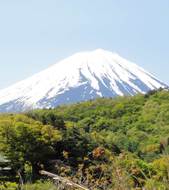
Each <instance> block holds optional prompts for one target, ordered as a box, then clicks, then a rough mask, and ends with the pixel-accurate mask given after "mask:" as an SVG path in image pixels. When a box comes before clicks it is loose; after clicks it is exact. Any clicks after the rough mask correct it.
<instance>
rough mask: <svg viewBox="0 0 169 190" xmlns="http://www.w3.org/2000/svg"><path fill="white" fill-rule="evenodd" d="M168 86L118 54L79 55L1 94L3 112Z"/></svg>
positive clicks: (144, 91)
mask: <svg viewBox="0 0 169 190" xmlns="http://www.w3.org/2000/svg"><path fill="white" fill-rule="evenodd" d="M160 87H162V88H164V87H166V85H165V84H164V83H162V82H161V81H159V80H158V79H157V78H155V77H154V76H153V75H151V74H150V73H148V72H147V71H145V70H144V69H142V68H141V67H139V66H137V65H136V64H134V63H132V62H129V61H127V60H126V59H124V58H122V57H120V56H119V55H118V54H116V53H112V52H109V51H106V50H102V49H97V50H95V51H91V52H80V53H76V54H74V55H72V56H71V57H68V58H67V59H64V60H62V61H60V62H58V63H57V64H55V65H53V66H51V67H49V68H48V69H46V70H44V71H42V72H40V73H38V74H35V75H34V76H32V77H30V78H28V79H26V80H23V81H21V82H19V83H17V84H15V85H13V86H11V87H9V88H6V89H4V90H1V91H0V112H12V111H15V112H18V111H25V110H28V109H35V108H53V107H55V106H57V105H60V104H67V103H73V102H78V101H85V100H89V99H93V98H96V97H115V96H124V95H135V94H137V93H146V92H148V91H149V90H154V89H158V88H160Z"/></svg>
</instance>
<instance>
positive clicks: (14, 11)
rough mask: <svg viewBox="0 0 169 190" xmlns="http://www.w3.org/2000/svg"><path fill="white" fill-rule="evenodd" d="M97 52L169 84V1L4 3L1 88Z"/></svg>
mask: <svg viewBox="0 0 169 190" xmlns="http://www.w3.org/2000/svg"><path fill="white" fill-rule="evenodd" d="M96 48H104V49H107V50H110V51H115V52H117V53H119V54H120V55H121V56H123V57H125V58H127V59H128V60H131V61H134V62H136V63H137V64H138V65H140V66H142V67H144V68H145V69H147V70H148V71H150V72H151V73H153V74H155V75H156V76H157V77H158V78H159V79H161V80H163V81H164V82H166V83H167V84H169V74H168V70H169V0H0V88H4V87H7V86H9V85H11V84H13V83H15V82H16V81H19V80H21V79H24V78H26V77H28V76H31V75H32V74H34V73H36V72H38V71H41V70H42V69H45V68H47V67H48V66H49V65H51V64H54V63H55V62H56V61H58V60H60V59H62V58H65V57H67V56H69V55H71V54H73V53H75V52H77V51H83V50H93V49H96Z"/></svg>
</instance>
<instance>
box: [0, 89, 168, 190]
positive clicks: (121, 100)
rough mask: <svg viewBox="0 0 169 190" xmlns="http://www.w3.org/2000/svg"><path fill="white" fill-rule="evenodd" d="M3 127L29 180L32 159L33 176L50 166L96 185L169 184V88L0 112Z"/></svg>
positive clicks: (0, 134) (8, 152)
mask: <svg viewBox="0 0 169 190" xmlns="http://www.w3.org/2000/svg"><path fill="white" fill-rule="evenodd" d="M0 126H1V127H0V140H1V141H0V142H1V145H2V146H0V150H1V153H3V155H5V156H6V157H7V158H8V159H9V160H11V161H12V164H11V167H12V168H13V172H14V173H15V172H16V171H18V169H21V170H22V171H23V173H22V175H23V178H24V179H25V182H26V181H29V180H28V179H27V178H25V175H26V174H27V172H26V171H25V169H24V168H25V167H24V165H25V164H27V165H29V167H30V168H32V170H31V171H32V172H30V171H29V172H30V173H31V180H34V179H39V178H41V176H39V174H38V171H39V170H40V169H45V170H47V171H51V172H53V173H56V174H58V175H60V176H63V177H67V178H69V179H71V180H73V181H74V182H76V183H78V184H82V185H84V186H86V187H88V188H91V189H98V190H101V189H106V190H109V189H119V190H125V189H142V188H143V187H144V188H145V189H148V190H149V189H150V190H152V189H153V188H157V189H159V190H165V189H166V190H167V189H169V186H168V184H169V174H168V171H169V156H168V153H169V92H168V91H165V90H159V91H151V92H149V93H148V94H146V95H141V94H138V95H136V96H134V97H117V98H115V99H111V98H99V99H96V100H92V101H87V102H82V103H76V104H73V105H68V106H67V105H65V106H59V107H57V108H55V109H49V110H47V109H46V110H45V109H44V110H35V111H31V112H28V113H25V114H19V115H18V114H7V115H1V116H0ZM24 171H25V172H24ZM15 180H16V181H17V180H18V177H17V175H16V179H15Z"/></svg>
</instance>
